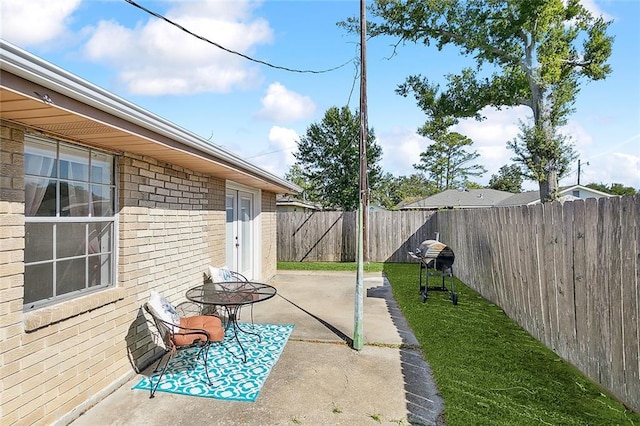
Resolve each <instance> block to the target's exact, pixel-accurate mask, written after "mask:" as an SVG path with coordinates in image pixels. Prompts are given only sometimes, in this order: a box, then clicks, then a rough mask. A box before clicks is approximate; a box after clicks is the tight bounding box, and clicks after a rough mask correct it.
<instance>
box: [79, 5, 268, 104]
mask: <svg viewBox="0 0 640 426" xmlns="http://www.w3.org/2000/svg"><path fill="white" fill-rule="evenodd" d="M167 3H169V4H171V5H172V7H171V8H170V9H169V10H168V11H167V12H166V13H164V15H165V16H166V17H167V18H168V19H170V20H172V21H174V22H176V23H178V24H179V25H181V26H183V27H184V28H186V29H188V30H189V31H191V32H193V33H195V34H197V35H200V36H202V37H205V38H207V39H209V40H211V41H212V42H215V43H217V44H219V45H221V46H223V47H224V48H226V49H229V50H232V51H236V52H240V53H243V54H249V53H250V51H251V50H252V49H253V48H254V47H255V46H257V45H259V44H265V43H269V42H271V40H272V38H273V32H272V30H271V28H270V27H269V24H268V23H267V22H266V21H265V20H263V19H261V18H255V17H253V16H252V15H251V13H252V11H253V9H254V7H255V6H256V4H257V3H251V2H247V1H237V2H219V1H212V0H201V1H190V2H177V1H173V2H165V3H159V4H167ZM158 12H161V11H158ZM85 53H86V55H87V56H88V57H89V58H90V59H92V60H94V61H97V62H103V63H106V64H108V65H109V66H112V67H114V68H116V69H118V70H120V71H119V75H118V78H119V80H120V81H121V82H123V83H124V84H125V85H126V87H127V88H128V90H129V91H130V92H131V93H135V94H144V95H164V94H194V93H202V92H216V93H224V92H228V91H230V90H231V89H233V88H237V87H248V86H250V85H253V84H256V81H257V69H256V68H255V67H253V66H252V65H251V64H250V63H249V62H248V61H247V60H246V59H242V58H240V57H239V56H238V55H234V54H232V53H229V52H226V51H223V50H222V49H220V48H218V47H216V46H214V45H212V44H209V43H207V42H205V41H203V40H200V39H197V38H196V37H194V36H191V35H189V34H187V33H186V32H184V31H182V30H180V29H178V28H176V27H174V26H172V25H170V24H169V23H167V22H165V21H163V20H159V19H157V18H149V19H147V20H146V22H145V23H143V24H138V25H136V26H135V27H133V28H129V27H125V26H123V25H121V24H119V23H117V22H113V21H100V22H99V23H98V24H97V26H96V27H95V28H93V29H92V31H91V37H90V39H89V41H88V42H87V44H86V46H85Z"/></svg>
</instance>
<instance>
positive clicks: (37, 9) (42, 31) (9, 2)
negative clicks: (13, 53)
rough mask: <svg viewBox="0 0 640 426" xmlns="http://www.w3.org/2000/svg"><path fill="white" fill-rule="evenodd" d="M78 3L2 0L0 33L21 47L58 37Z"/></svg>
mask: <svg viewBox="0 0 640 426" xmlns="http://www.w3.org/2000/svg"><path fill="white" fill-rule="evenodd" d="M79 5H80V0H55V1H52V0H2V1H0V24H1V26H0V28H1V30H0V35H1V36H2V38H3V39H5V40H7V41H9V42H11V43H14V44H17V45H20V46H23V47H24V46H29V45H36V44H41V43H45V42H47V41H49V40H52V39H54V38H58V37H61V36H63V35H65V33H66V32H67V24H68V21H69V20H70V16H71V14H72V13H73V12H74V11H75V10H76V9H77V8H78V6H79Z"/></svg>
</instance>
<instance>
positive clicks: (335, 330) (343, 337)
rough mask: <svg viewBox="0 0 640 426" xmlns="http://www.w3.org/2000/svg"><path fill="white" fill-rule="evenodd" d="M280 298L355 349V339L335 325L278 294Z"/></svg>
mask: <svg viewBox="0 0 640 426" xmlns="http://www.w3.org/2000/svg"><path fill="white" fill-rule="evenodd" d="M278 296H279V297H280V298H281V299H283V300H285V301H286V302H288V303H290V304H291V305H293V306H295V307H296V308H298V309H300V310H301V311H302V312H304V313H305V314H307V315H309V316H310V317H311V318H313V319H315V320H316V321H318V322H319V323H320V324H322V325H324V326H325V327H326V328H327V329H329V331H331V332H332V333H333V334H335V335H336V336H338V337H339V338H340V339H341V340H343V341H344V342H346V343H347V344H348V345H349V346H350V347H353V339H352V338H351V337H349V336H347V335H346V334H344V333H343V332H342V331H341V330H340V329H338V328H337V327H335V326H334V325H333V324H331V323H329V322H327V321H325V320H323V319H322V318H320V317H319V316H317V315H315V314H313V313H311V312H309V311H307V310H306V309H305V308H303V307H302V306H300V305H297V304H296V303H295V302H292V301H291V300H289V299H287V298H286V297H284V296H283V295H281V294H280V293H278Z"/></svg>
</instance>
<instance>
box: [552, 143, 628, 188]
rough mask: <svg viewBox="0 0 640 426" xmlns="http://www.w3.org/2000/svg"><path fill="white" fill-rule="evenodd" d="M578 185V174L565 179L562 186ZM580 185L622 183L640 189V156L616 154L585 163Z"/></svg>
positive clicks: (582, 168)
mask: <svg viewBox="0 0 640 426" xmlns="http://www.w3.org/2000/svg"><path fill="white" fill-rule="evenodd" d="M576 183H577V174H575V173H574V174H572V175H571V176H568V177H567V178H566V179H563V180H562V181H561V182H560V184H561V185H574V184H576ZM580 183H581V184H582V185H586V184H589V183H604V184H606V185H610V184H612V183H621V184H622V185H624V186H631V187H633V188H636V189H640V155H633V154H626V153H621V152H614V153H611V154H608V155H605V156H599V157H596V158H593V159H590V160H589V161H584V162H583V163H582V166H581V173H580Z"/></svg>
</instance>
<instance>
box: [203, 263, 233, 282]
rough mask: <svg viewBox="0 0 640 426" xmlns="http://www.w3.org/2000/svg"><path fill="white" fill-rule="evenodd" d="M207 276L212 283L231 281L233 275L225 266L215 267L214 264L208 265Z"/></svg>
mask: <svg viewBox="0 0 640 426" xmlns="http://www.w3.org/2000/svg"><path fill="white" fill-rule="evenodd" d="M209 278H211V281H213V282H214V283H216V282H222V281H233V275H232V274H231V271H230V270H229V268H227V267H226V266H223V267H222V268H216V267H215V266H209Z"/></svg>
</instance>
